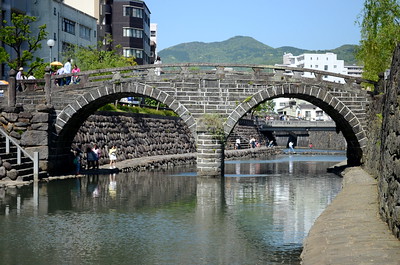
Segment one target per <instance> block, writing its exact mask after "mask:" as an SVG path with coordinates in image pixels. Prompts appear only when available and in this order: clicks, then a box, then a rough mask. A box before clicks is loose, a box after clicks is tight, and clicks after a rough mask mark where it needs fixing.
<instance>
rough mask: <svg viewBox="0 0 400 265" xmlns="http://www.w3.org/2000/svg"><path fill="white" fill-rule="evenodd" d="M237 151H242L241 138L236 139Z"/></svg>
mask: <svg viewBox="0 0 400 265" xmlns="http://www.w3.org/2000/svg"><path fill="white" fill-rule="evenodd" d="M235 149H240V138H237V139H236V143H235Z"/></svg>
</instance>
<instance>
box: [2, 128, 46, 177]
mask: <svg viewBox="0 0 400 265" xmlns="http://www.w3.org/2000/svg"><path fill="white" fill-rule="evenodd" d="M0 133H1V134H2V135H3V136H4V137H5V138H6V153H7V154H9V153H10V143H12V144H14V145H15V146H16V147H17V164H18V165H20V164H21V163H22V154H24V155H25V157H27V158H29V159H30V160H32V162H33V180H34V181H38V180H39V152H33V156H31V155H30V154H29V153H28V152H26V151H25V150H24V149H23V148H22V147H21V146H20V145H19V144H18V143H17V142H16V141H15V140H14V139H12V138H11V137H10V136H9V135H8V134H7V133H6V132H5V131H4V130H3V129H0Z"/></svg>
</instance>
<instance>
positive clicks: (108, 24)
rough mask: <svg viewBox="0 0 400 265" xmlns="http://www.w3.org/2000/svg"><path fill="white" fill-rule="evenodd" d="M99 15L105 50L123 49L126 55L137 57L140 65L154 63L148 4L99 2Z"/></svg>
mask: <svg viewBox="0 0 400 265" xmlns="http://www.w3.org/2000/svg"><path fill="white" fill-rule="evenodd" d="M99 12H100V14H99V39H100V40H101V41H102V42H103V45H104V46H105V48H106V49H116V48H117V46H121V50H120V52H121V54H122V55H123V56H125V57H132V56H133V57H135V58H136V62H137V63H138V64H149V63H151V43H150V10H149V9H148V7H147V5H146V3H145V2H143V1H140V0H133V1H126V0H100V8H99ZM107 36H108V37H107ZM108 38H109V39H112V42H109V41H108Z"/></svg>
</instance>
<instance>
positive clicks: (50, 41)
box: [47, 39, 55, 64]
mask: <svg viewBox="0 0 400 265" xmlns="http://www.w3.org/2000/svg"><path fill="white" fill-rule="evenodd" d="M54 43H55V42H54V40H53V39H49V40H47V46H49V48H50V60H49V61H50V62H49V64H51V60H52V59H51V49H52V48H53V46H54Z"/></svg>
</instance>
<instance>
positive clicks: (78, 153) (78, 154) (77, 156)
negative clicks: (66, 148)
mask: <svg viewBox="0 0 400 265" xmlns="http://www.w3.org/2000/svg"><path fill="white" fill-rule="evenodd" d="M71 151H72V153H73V154H74V160H73V164H74V166H75V176H78V175H79V174H81V164H82V153H83V152H82V150H81V149H80V148H79V147H76V148H75V149H73V150H71Z"/></svg>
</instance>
